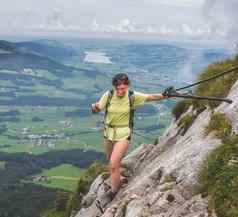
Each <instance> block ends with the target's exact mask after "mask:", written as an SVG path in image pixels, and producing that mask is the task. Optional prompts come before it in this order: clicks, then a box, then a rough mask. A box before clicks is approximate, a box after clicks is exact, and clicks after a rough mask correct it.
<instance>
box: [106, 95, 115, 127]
mask: <svg viewBox="0 0 238 217" xmlns="http://www.w3.org/2000/svg"><path fill="white" fill-rule="evenodd" d="M113 92H114V91H113V90H110V91H109V93H108V97H107V102H106V107H105V113H104V124H106V117H107V112H108V107H109V105H110V103H111V99H112V96H113Z"/></svg>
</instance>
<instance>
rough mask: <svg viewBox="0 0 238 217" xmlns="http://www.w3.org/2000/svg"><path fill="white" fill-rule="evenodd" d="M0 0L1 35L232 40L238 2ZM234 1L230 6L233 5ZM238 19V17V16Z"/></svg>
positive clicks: (196, 0)
mask: <svg viewBox="0 0 238 217" xmlns="http://www.w3.org/2000/svg"><path fill="white" fill-rule="evenodd" d="M224 2H225V0H119V1H118V0H41V1H36V0H21V1H17V0H8V1H5V0H0V3H1V8H0V35H4V34H14V35H21V34H41V33H45V34H49V35H50V34H51V35H52V34H67V35H70V34H78V33H80V32H89V33H92V34H93V35H97V33H98V34H99V33H105V34H117V33H118V34H119V33H120V34H138V35H145V36H146V35H159V36H163V37H168V38H169V37H171V38H176V37H180V38H192V39H211V38H212V39H224V38H225V39H229V40H230V39H231V38H232V40H235V38H236V37H235V36H234V34H237V33H238V31H237V25H238V19H237V18H238V16H237V15H236V12H235V11H236V10H235V9H237V11H238V0H229V1H226V3H224ZM227 2H228V3H227ZM237 14H238V13H237Z"/></svg>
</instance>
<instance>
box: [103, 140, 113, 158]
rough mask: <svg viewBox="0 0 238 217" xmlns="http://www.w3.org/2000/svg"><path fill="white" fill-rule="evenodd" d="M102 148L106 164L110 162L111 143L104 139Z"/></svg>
mask: <svg viewBox="0 0 238 217" xmlns="http://www.w3.org/2000/svg"><path fill="white" fill-rule="evenodd" d="M104 148H105V151H106V156H107V160H108V162H110V158H111V154H112V150H113V142H112V141H111V140H108V139H105V138H104Z"/></svg>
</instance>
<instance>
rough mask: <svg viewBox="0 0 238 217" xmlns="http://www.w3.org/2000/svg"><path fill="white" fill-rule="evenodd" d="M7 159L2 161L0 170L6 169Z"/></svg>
mask: <svg viewBox="0 0 238 217" xmlns="http://www.w3.org/2000/svg"><path fill="white" fill-rule="evenodd" d="M5 164H6V162H5V161H0V170H4V169H5Z"/></svg>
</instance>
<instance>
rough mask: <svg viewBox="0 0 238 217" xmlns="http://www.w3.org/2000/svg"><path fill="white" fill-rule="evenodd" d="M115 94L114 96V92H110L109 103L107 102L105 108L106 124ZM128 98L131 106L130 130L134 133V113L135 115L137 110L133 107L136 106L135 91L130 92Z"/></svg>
mask: <svg viewBox="0 0 238 217" xmlns="http://www.w3.org/2000/svg"><path fill="white" fill-rule="evenodd" d="M113 94H114V90H110V91H109V95H108V98H107V102H106V107H105V115H104V123H105V121H106V117H107V113H108V107H109V105H110V103H111V99H112V96H113ZM128 97H129V105H130V115H129V128H130V129H131V132H132V131H133V127H134V113H135V108H134V106H133V105H134V91H132V90H129V94H128Z"/></svg>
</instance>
